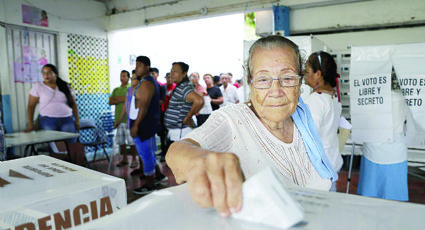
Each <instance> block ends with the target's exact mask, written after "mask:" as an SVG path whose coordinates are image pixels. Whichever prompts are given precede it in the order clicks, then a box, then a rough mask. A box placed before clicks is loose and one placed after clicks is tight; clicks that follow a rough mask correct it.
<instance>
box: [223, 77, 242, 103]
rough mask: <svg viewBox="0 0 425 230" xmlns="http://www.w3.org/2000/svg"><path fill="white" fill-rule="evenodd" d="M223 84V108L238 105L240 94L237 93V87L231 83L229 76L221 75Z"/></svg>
mask: <svg viewBox="0 0 425 230" xmlns="http://www.w3.org/2000/svg"><path fill="white" fill-rule="evenodd" d="M220 79H221V83H222V84H223V85H222V86H220V90H221V93H222V94H223V99H224V100H223V104H221V105H220V108H221V107H224V106H226V105H227V104H237V103H239V97H238V93H237V91H236V87H235V86H234V85H232V84H231V83H230V77H229V74H227V73H223V74H221V75H220Z"/></svg>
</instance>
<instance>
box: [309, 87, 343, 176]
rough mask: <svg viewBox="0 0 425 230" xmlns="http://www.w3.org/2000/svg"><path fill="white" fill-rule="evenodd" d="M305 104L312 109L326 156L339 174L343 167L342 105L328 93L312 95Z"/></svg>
mask: <svg viewBox="0 0 425 230" xmlns="http://www.w3.org/2000/svg"><path fill="white" fill-rule="evenodd" d="M304 102H305V103H306V104H307V105H308V107H309V108H310V112H311V116H312V117H313V121H314V124H315V125H316V128H317V131H318V132H319V136H320V139H322V143H323V147H324V148H325V153H326V156H327V157H328V159H329V161H330V162H331V164H332V168H333V170H334V171H335V172H339V170H341V167H342V165H343V163H344V162H343V160H342V156H341V153H340V152H339V141H338V127H339V120H340V118H341V112H342V105H341V103H339V102H338V97H336V96H331V95H329V94H327V93H320V94H319V93H317V92H314V93H311V94H310V95H309V97H307V98H306V99H304Z"/></svg>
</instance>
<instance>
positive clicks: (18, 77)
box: [13, 45, 48, 83]
mask: <svg viewBox="0 0 425 230" xmlns="http://www.w3.org/2000/svg"><path fill="white" fill-rule="evenodd" d="M47 63H48V59H47V57H46V51H45V50H44V49H42V48H36V47H30V46H26V45H22V61H20V58H18V61H16V62H15V63H13V65H14V75H15V82H23V83H35V82H41V81H43V76H42V74H41V69H42V67H43V65H45V64H47Z"/></svg>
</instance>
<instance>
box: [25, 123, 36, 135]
mask: <svg viewBox="0 0 425 230" xmlns="http://www.w3.org/2000/svg"><path fill="white" fill-rule="evenodd" d="M33 129H34V124H33V123H28V125H27V128H26V129H25V130H24V133H29V132H31V131H32V130H33Z"/></svg>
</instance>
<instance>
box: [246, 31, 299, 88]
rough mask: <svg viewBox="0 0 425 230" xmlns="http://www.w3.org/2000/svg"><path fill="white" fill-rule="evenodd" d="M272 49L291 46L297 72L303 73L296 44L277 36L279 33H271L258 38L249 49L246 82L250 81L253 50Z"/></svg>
mask: <svg viewBox="0 0 425 230" xmlns="http://www.w3.org/2000/svg"><path fill="white" fill-rule="evenodd" d="M259 48H260V49H268V50H271V49H274V48H291V49H292V50H293V51H294V53H295V60H296V62H297V63H296V64H297V74H298V75H300V76H302V75H303V65H302V63H303V62H302V58H301V54H300V50H299V49H298V46H297V45H296V44H295V43H294V42H292V41H291V40H289V39H287V38H285V37H282V36H279V35H271V36H267V37H263V38H260V39H258V40H257V41H256V42H255V43H254V44H253V45H252V46H251V48H250V49H249V57H248V70H247V72H248V73H247V74H248V76H247V82H248V83H250V82H251V79H252V73H251V71H252V55H253V54H254V51H255V50H256V49H259Z"/></svg>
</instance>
